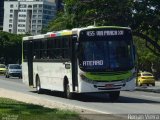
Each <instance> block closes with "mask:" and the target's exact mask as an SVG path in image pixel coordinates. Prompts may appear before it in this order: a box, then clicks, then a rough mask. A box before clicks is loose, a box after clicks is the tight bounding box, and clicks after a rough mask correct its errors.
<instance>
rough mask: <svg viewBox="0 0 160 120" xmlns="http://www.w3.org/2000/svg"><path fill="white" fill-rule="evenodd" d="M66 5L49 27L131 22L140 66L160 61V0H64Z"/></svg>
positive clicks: (130, 25)
mask: <svg viewBox="0 0 160 120" xmlns="http://www.w3.org/2000/svg"><path fill="white" fill-rule="evenodd" d="M64 5H65V6H64V12H63V13H60V14H58V16H57V18H56V19H55V20H53V21H52V22H51V23H50V24H49V26H48V29H49V30H52V31H56V30H61V29H71V28H75V27H84V26H89V25H103V26H105V25H106V26H107V25H109V26H111V25H114V26H127V27H128V26H129V27H131V29H132V30H133V35H134V36H135V37H134V38H135V43H136V46H137V50H138V56H139V66H140V68H141V69H142V66H143V67H144V69H145V70H148V71H151V65H152V64H153V63H154V64H157V65H160V64H159V63H160V61H159V57H158V56H160V41H159V38H160V12H159V11H160V0H64ZM139 41H142V43H141V42H139ZM141 46H143V47H141ZM142 48H143V49H142ZM146 48H149V49H146ZM156 69H157V70H158V68H156ZM159 72H160V70H159Z"/></svg>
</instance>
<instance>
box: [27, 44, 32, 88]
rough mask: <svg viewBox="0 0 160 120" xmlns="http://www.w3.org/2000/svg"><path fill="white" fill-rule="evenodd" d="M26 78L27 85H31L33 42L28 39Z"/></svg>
mask: <svg viewBox="0 0 160 120" xmlns="http://www.w3.org/2000/svg"><path fill="white" fill-rule="evenodd" d="M28 44H29V45H28V55H27V56H28V61H27V62H28V79H29V86H32V85H33V42H32V41H29V43H28Z"/></svg>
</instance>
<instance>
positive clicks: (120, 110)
mask: <svg viewBox="0 0 160 120" xmlns="http://www.w3.org/2000/svg"><path fill="white" fill-rule="evenodd" d="M0 88H4V89H8V90H12V91H18V92H21V93H25V94H29V95H33V96H37V97H39V98H45V99H48V100H53V101H55V102H62V103H66V104H71V105H75V106H80V107H83V108H86V109H89V110H94V111H97V112H101V113H106V114H159V113H160V94H159V93H151V92H142V91H134V92H129V91H123V92H121V96H120V98H119V100H118V101H117V102H114V103H112V102H110V101H109V97H108V95H107V94H97V95H91V94H89V95H80V96H77V97H76V99H74V100H69V99H65V98H63V97H62V96H61V95H60V94H59V92H50V91H47V92H46V93H45V94H37V93H36V92H35V89H32V88H30V87H28V86H26V85H24V84H23V83H22V80H21V79H18V78H10V79H8V78H5V77H3V76H0Z"/></svg>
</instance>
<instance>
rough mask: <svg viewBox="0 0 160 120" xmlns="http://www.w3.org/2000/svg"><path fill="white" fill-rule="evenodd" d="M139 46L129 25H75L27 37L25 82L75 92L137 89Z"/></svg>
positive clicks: (115, 94) (113, 93) (69, 95)
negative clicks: (136, 57) (135, 47)
mask: <svg viewBox="0 0 160 120" xmlns="http://www.w3.org/2000/svg"><path fill="white" fill-rule="evenodd" d="M135 63H136V61H135V49H134V44H133V40H132V32H131V29H130V28H128V27H117V26H101V27H86V28H75V29H72V30H63V31H57V32H50V33H47V34H42V35H36V36H28V37H24V38H23V63H22V70H23V82H24V83H26V84H28V85H30V86H33V87H36V88H37V92H38V93H40V92H41V91H42V90H43V89H48V90H52V91H63V92H64V93H65V96H66V97H67V98H72V95H73V93H102V92H104V93H106V92H108V93H109V96H110V99H111V100H116V99H118V97H119V95H120V91H121V90H134V89H135V78H136V76H135V75H136V66H135Z"/></svg>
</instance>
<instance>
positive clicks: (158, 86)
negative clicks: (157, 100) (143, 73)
mask: <svg viewBox="0 0 160 120" xmlns="http://www.w3.org/2000/svg"><path fill="white" fill-rule="evenodd" d="M136 91H145V92H154V93H160V81H156V82H155V86H141V87H140V86H137V87H136Z"/></svg>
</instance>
